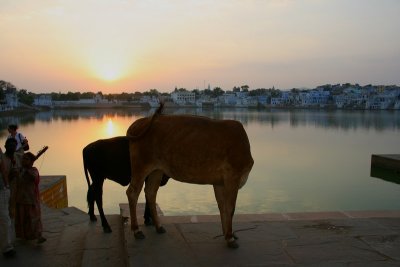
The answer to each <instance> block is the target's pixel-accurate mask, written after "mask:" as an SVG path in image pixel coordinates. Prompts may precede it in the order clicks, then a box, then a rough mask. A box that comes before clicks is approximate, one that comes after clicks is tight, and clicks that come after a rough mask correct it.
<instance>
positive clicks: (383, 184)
mask: <svg viewBox="0 0 400 267" xmlns="http://www.w3.org/2000/svg"><path fill="white" fill-rule="evenodd" d="M165 113H168V114H172V113H174V114H183V113H188V114H197V115H203V116H208V117H212V118H218V119H235V120H239V121H241V122H242V123H243V125H244V127H245V129H246V131H247V133H248V136H249V139H250V144H251V150H252V154H253V158H254V161H255V164H254V167H253V170H252V172H251V173H250V177H249V179H248V182H247V184H246V185H245V186H244V187H243V188H242V189H241V190H240V191H239V195H238V200H237V207H236V213H266V212H297V211H328V210H391V209H400V185H397V184H394V183H390V182H387V181H384V180H381V179H379V178H374V177H371V176H370V161H371V154H400V141H399V137H400V135H399V133H400V112H398V111H394V112H393V111H329V112H328V111H314V110H296V111H285V110H272V111H257V110H254V111H248V110H219V111H202V110H197V109H186V110H168V109H167V110H166V111H165ZM151 114H152V111H149V110H68V111H51V112H41V113H37V114H29V115H18V116H12V117H7V116H6V117H5V116H2V117H0V126H1V129H3V130H2V131H0V142H1V145H2V149H3V150H4V142H5V138H6V136H7V134H8V133H7V131H6V129H7V125H8V124H9V123H17V124H19V125H20V131H21V132H22V133H23V134H25V135H26V136H27V138H28V139H29V142H30V147H31V151H32V152H34V153H36V152H37V151H38V150H39V149H41V148H42V147H43V146H45V145H48V146H49V150H48V151H47V152H46V153H45V154H44V156H42V157H41V158H40V159H39V160H38V161H37V162H36V164H35V165H36V167H38V168H39V171H40V173H41V174H42V175H58V174H60V175H66V176H67V186H68V197H69V206H76V207H78V208H80V209H82V210H84V211H86V210H87V204H86V192H87V183H86V180H85V176H84V172H83V164H82V148H83V147H85V146H86V145H87V144H89V143H90V142H93V141H95V140H98V139H103V138H109V137H113V136H118V135H125V133H126V130H127V128H128V127H129V125H130V124H131V123H132V122H134V121H135V120H136V119H138V118H141V117H144V116H148V115H151ZM125 190H126V188H124V187H122V186H120V185H118V184H116V183H115V182H112V181H109V180H107V181H106V182H105V185H104V207H105V211H106V213H108V214H117V213H119V206H118V204H119V203H127V202H128V200H127V197H126V194H125ZM139 201H140V202H143V201H144V193H143V192H142V193H141V194H140V197H139ZM157 202H158V204H159V205H160V207H161V209H162V210H163V211H164V213H165V214H166V215H189V214H217V213H218V208H217V205H216V201H215V198H214V192H213V189H212V186H209V185H190V184H184V183H179V182H175V181H173V180H172V179H171V180H170V181H169V182H168V184H167V185H166V186H165V187H162V188H160V190H159V192H158V198H157Z"/></svg>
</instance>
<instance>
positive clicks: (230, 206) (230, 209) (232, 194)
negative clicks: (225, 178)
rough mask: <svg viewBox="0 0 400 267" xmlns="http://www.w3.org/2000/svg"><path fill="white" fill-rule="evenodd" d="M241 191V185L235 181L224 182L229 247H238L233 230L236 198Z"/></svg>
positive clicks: (226, 231) (225, 227)
mask: <svg viewBox="0 0 400 267" xmlns="http://www.w3.org/2000/svg"><path fill="white" fill-rule="evenodd" d="M238 191H239V186H238V185H237V184H235V183H225V184H224V198H225V199H224V217H225V226H224V229H225V240H226V242H227V245H228V247H230V248H238V247H239V245H238V244H237V242H236V240H235V237H234V235H233V232H232V219H233V215H234V214H235V207H236V199H237V194H238Z"/></svg>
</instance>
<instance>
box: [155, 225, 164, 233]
mask: <svg viewBox="0 0 400 267" xmlns="http://www.w3.org/2000/svg"><path fill="white" fill-rule="evenodd" d="M156 231H157V233H159V234H164V233H166V232H167V231H166V230H165V228H164V227H162V226H160V227H158V228H157V229H156Z"/></svg>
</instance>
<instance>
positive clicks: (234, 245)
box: [226, 240, 239, 249]
mask: <svg viewBox="0 0 400 267" xmlns="http://www.w3.org/2000/svg"><path fill="white" fill-rule="evenodd" d="M226 244H227V245H228V248H234V249H236V248H238V247H239V244H238V243H237V242H236V241H235V240H230V241H227V243H226Z"/></svg>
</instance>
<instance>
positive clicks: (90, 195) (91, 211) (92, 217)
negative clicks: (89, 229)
mask: <svg viewBox="0 0 400 267" xmlns="http://www.w3.org/2000/svg"><path fill="white" fill-rule="evenodd" d="M86 200H87V203H88V207H89V212H88V214H89V217H90V220H91V221H92V222H95V221H97V218H96V215H94V201H95V199H94V189H93V184H91V185H90V186H89V189H88V192H87V197H86Z"/></svg>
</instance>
